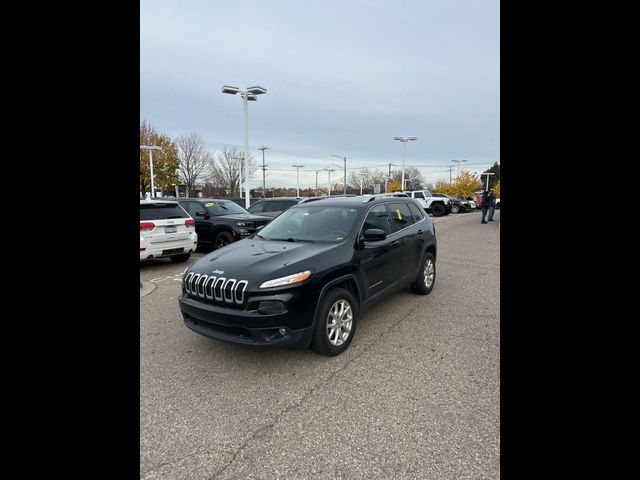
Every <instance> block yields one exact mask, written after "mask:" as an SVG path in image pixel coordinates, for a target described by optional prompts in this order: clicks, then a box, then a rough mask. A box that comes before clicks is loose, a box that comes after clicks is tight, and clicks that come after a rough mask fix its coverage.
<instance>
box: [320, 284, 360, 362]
mask: <svg viewBox="0 0 640 480" xmlns="http://www.w3.org/2000/svg"><path fill="white" fill-rule="evenodd" d="M321 302H322V304H321V305H320V311H319V312H320V313H319V316H318V321H317V322H316V328H315V331H314V334H313V340H312V341H311V348H313V350H315V351H316V352H318V353H320V354H322V355H328V356H334V355H339V354H341V353H342V352H344V351H345V350H346V349H347V348H349V345H350V344H351V340H352V339H353V335H354V334H355V332H356V324H357V321H358V305H357V303H356V299H355V298H354V297H353V295H352V294H351V293H350V292H349V291H348V290H345V289H344V288H333V289H331V290H329V292H328V293H327V294H326V295H325V296H324V297H323V298H322V300H321Z"/></svg>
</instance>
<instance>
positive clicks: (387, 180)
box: [360, 176, 393, 195]
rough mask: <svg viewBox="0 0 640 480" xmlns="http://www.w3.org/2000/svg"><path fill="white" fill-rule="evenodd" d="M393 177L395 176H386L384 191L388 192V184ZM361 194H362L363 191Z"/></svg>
mask: <svg viewBox="0 0 640 480" xmlns="http://www.w3.org/2000/svg"><path fill="white" fill-rule="evenodd" d="M391 178H393V177H387V176H385V177H384V193H387V185H388V182H389V180H391ZM360 195H362V193H361V194H360Z"/></svg>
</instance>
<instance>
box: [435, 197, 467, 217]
mask: <svg viewBox="0 0 640 480" xmlns="http://www.w3.org/2000/svg"><path fill="white" fill-rule="evenodd" d="M433 196H434V197H435V198H448V199H449V200H450V201H451V213H460V212H463V213H466V212H469V211H471V206H470V205H469V202H467V201H466V200H465V199H464V198H461V197H456V196H455V195H449V194H446V193H434V194H433Z"/></svg>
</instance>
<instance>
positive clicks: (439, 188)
mask: <svg viewBox="0 0 640 480" xmlns="http://www.w3.org/2000/svg"><path fill="white" fill-rule="evenodd" d="M450 190H451V184H449V183H447V182H445V181H444V180H438V181H437V182H436V186H435V188H434V189H433V193H445V194H450V193H451V192H450Z"/></svg>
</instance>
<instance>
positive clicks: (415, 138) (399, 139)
mask: <svg viewBox="0 0 640 480" xmlns="http://www.w3.org/2000/svg"><path fill="white" fill-rule="evenodd" d="M393 139H394V140H398V141H400V142H402V143H403V145H404V147H403V149H402V181H401V183H400V185H401V186H402V189H403V190H404V164H405V160H406V157H407V142H410V141H413V140H417V139H418V137H393Z"/></svg>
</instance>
